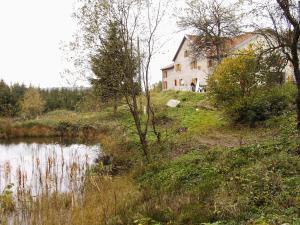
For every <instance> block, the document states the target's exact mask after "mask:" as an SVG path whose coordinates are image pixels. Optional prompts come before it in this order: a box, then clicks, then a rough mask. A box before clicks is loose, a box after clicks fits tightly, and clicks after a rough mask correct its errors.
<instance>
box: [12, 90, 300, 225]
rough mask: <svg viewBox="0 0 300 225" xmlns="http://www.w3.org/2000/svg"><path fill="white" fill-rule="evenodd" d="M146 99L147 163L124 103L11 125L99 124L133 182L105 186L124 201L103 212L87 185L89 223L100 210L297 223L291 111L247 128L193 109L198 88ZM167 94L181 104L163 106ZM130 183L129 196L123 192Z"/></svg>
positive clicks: (156, 220) (299, 177)
mask: <svg viewBox="0 0 300 225" xmlns="http://www.w3.org/2000/svg"><path fill="white" fill-rule="evenodd" d="M152 99H153V103H154V108H155V109H156V116H157V124H158V129H159V131H160V132H161V133H162V140H163V141H162V144H161V146H159V145H158V144H156V143H155V142H154V141H155V138H154V136H153V134H152V133H151V129H150V134H149V140H150V148H151V149H150V150H151V154H152V158H151V162H150V163H149V164H147V165H145V164H143V163H141V161H142V160H141V157H142V154H141V152H140V151H139V145H138V144H139V142H138V137H137V135H136V132H135V129H134V123H133V120H132V118H131V115H130V113H129V110H128V109H127V107H125V106H121V107H120V108H119V112H118V115H117V117H113V116H112V109H111V108H109V107H106V108H103V109H102V110H101V111H100V112H93V113H92V112H91V113H77V112H70V111H55V112H50V113H47V114H45V115H42V116H40V117H39V118H37V119H35V120H28V121H17V122H14V123H13V124H12V126H15V127H21V128H26V127H28V128H30V127H34V126H40V125H41V126H50V127H54V128H57V127H60V126H63V125H67V126H69V125H70V126H71V127H73V126H74V127H84V126H86V125H89V126H93V127H96V128H97V129H99V132H100V133H101V132H104V130H105V133H106V134H108V135H107V136H100V137H98V138H99V140H100V142H101V143H102V146H103V147H104V149H106V150H107V152H109V153H112V154H113V155H114V156H116V157H115V160H116V161H118V163H119V162H121V163H123V164H125V163H126V165H127V169H128V168H130V169H129V171H127V172H128V173H129V175H128V174H126V175H125V178H124V179H125V180H127V178H128V180H130V181H132V180H131V173H133V175H132V176H133V177H134V180H133V181H132V182H130V183H129V184H126V186H127V185H128V186H127V187H126V188H124V190H122V188H119V187H123V186H122V184H121V183H118V182H116V183H115V184H113V186H112V187H111V188H112V190H117V191H118V192H119V194H120V195H121V196H124V199H126V200H125V201H120V202H119V201H118V204H117V209H115V208H113V210H112V208H110V207H109V209H110V210H111V211H109V212H108V214H107V215H106V214H105V213H104V211H99V210H104V209H102V208H101V204H102V203H99V202H97V200H95V199H94V197H95V195H94V194H93V193H97V185H96V187H95V186H91V187H89V189H88V193H87V196H88V198H87V202H85V205H86V207H87V208H86V209H85V210H86V212H87V214H88V217H89V220H88V221H90V224H98V223H97V222H96V219H97V218H99V217H98V215H102V214H103V213H104V214H105V215H104V214H103V217H102V219H103V221H105V222H106V224H134V221H137V223H138V222H139V221H142V222H141V223H142V224H150V225H151V224H152V225H154V224H170V225H179V224H180V225H181V224H182V225H198V224H199V225H200V224H219V225H220V224H222V225H223V224H224V225H225V224H229V225H230V224H232V225H239V224H249V225H277V224H283V223H289V224H292V225H299V224H300V211H299V208H300V207H299V206H300V189H299V186H300V163H299V162H300V156H299V154H298V153H297V146H298V144H299V140H297V136H296V133H295V129H294V127H295V115H294V114H286V115H283V116H281V117H276V118H271V119H270V120H268V121H266V122H264V123H261V124H259V125H258V126H257V127H255V128H250V127H247V126H233V125H232V124H230V123H229V122H228V120H227V119H226V117H224V115H223V113H222V112H221V111H219V110H213V109H205V107H201V103H203V101H205V100H206V95H205V94H196V93H191V92H172V91H168V92H164V93H153V94H152ZM170 99H177V100H180V101H181V104H180V105H179V107H176V108H169V107H167V106H166V103H167V102H168V100H170ZM100 128H102V129H100ZM104 128H105V129H104ZM182 128H185V129H182ZM120 158H122V160H119V159H120ZM128 165H130V166H128ZM122 182H124V180H123V181H122ZM96 184H99V185H102V183H96ZM131 185H133V186H131ZM131 188H132V189H134V190H135V191H134V194H133V195H134V196H130V198H129V197H128V198H125V196H129V194H128V193H129V192H130V191H128V189H131ZM125 189H126V190H125ZM136 189H138V191H137V190H136ZM102 194H103V193H101V192H98V195H102ZM110 194H113V193H111V192H110ZM131 194H132V193H131ZM102 197H103V198H104V197H105V198H106V197H107V198H108V199H109V200H104V201H105V202H103V203H104V205H109V204H110V203H111V202H114V199H113V196H111V195H110V196H108V195H107V196H102ZM105 198H104V199H105ZM122 198H123V197H122ZM100 208H101V209H100ZM98 209H99V210H98ZM54 211H55V210H54ZM54 214H55V213H54ZM104 217H105V218H104ZM93 218H95V219H93ZM108 221H111V222H110V223H108ZM102 224H103V223H102Z"/></svg>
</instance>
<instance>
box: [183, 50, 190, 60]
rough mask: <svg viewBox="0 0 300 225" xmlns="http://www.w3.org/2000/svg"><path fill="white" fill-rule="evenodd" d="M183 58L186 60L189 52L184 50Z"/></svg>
mask: <svg viewBox="0 0 300 225" xmlns="http://www.w3.org/2000/svg"><path fill="white" fill-rule="evenodd" d="M184 57H185V58H186V57H189V51H188V50H185V51H184Z"/></svg>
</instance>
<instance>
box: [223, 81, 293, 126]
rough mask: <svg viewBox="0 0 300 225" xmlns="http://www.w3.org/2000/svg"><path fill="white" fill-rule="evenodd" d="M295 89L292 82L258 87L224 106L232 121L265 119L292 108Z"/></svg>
mask: <svg viewBox="0 0 300 225" xmlns="http://www.w3.org/2000/svg"><path fill="white" fill-rule="evenodd" d="M296 94H297V89H296V87H295V86H294V85H292V84H286V85H283V86H275V87H270V88H267V89H259V90H257V91H255V92H253V93H252V94H251V95H249V96H245V97H241V98H238V99H236V100H235V101H234V102H233V103H232V104H231V105H228V106H226V107H225V111H226V113H227V114H228V115H229V117H230V118H231V119H232V120H233V121H234V122H241V123H250V124H251V125H254V123H255V122H257V121H263V120H267V119H269V118H271V117H273V116H279V115H282V114H284V113H286V112H289V111H291V110H292V109H294V101H295V98H296Z"/></svg>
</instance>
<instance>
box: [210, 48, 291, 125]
mask: <svg viewBox="0 0 300 225" xmlns="http://www.w3.org/2000/svg"><path fill="white" fill-rule="evenodd" d="M284 66H285V64H284V61H283V60H281V58H280V55H278V54H275V53H274V54H271V55H269V56H265V58H263V59H260V60H259V58H258V52H257V50H254V49H252V48H249V49H246V50H243V51H241V52H239V54H237V56H234V57H231V58H226V59H224V60H223V62H222V63H221V64H220V65H219V66H218V67H217V68H216V69H215V71H214V73H213V74H212V76H210V77H209V79H208V87H209V88H208V90H209V96H210V98H211V100H212V101H213V102H214V103H215V104H216V105H217V106H218V107H223V108H224V109H225V112H226V113H227V114H228V115H229V118H230V119H231V120H232V121H234V122H242V123H249V124H251V125H253V124H254V123H255V122H257V121H263V120H266V119H269V118H270V117H272V116H278V115H281V114H283V113H284V112H286V111H288V110H290V109H291V107H292V106H293V103H294V101H295V98H296V87H294V86H293V85H292V84H282V83H283V81H284V76H283V68H284Z"/></svg>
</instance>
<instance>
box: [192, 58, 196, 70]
mask: <svg viewBox="0 0 300 225" xmlns="http://www.w3.org/2000/svg"><path fill="white" fill-rule="evenodd" d="M191 69H197V60H193V61H192V62H191Z"/></svg>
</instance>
